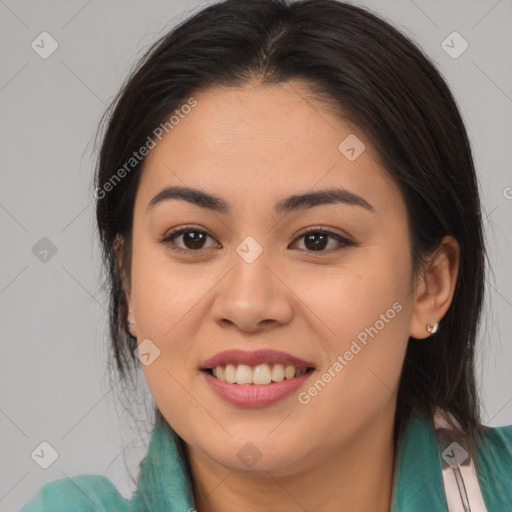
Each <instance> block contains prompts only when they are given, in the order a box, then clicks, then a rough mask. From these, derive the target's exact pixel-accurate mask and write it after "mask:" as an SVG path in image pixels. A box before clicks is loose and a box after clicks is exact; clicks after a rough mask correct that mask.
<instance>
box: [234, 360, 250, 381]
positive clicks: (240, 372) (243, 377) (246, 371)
mask: <svg viewBox="0 0 512 512" xmlns="http://www.w3.org/2000/svg"><path fill="white" fill-rule="evenodd" d="M251 382H252V368H251V367H250V366H248V365H246V364H239V365H238V368H237V369H236V383H237V384H250V383H251Z"/></svg>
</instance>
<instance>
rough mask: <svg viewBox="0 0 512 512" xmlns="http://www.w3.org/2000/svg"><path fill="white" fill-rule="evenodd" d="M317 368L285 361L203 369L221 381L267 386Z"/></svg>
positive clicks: (225, 365)
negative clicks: (284, 362)
mask: <svg viewBox="0 0 512 512" xmlns="http://www.w3.org/2000/svg"><path fill="white" fill-rule="evenodd" d="M314 370H315V368H314V367H313V366H295V365H292V364H283V363H272V362H269V363H261V364H258V365H254V366H252V365H249V364H236V363H229V364H224V365H217V366H214V367H212V368H203V369H202V371H203V372H206V373H208V374H209V375H210V376H212V377H214V378H216V379H218V380H219V381H221V382H227V383H229V384H239V385H242V386H251V385H252V386H265V385H268V384H272V383H274V382H282V381H285V380H292V379H295V378H298V377H301V376H303V375H305V374H307V373H312V372H313V371H314Z"/></svg>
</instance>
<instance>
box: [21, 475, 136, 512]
mask: <svg viewBox="0 0 512 512" xmlns="http://www.w3.org/2000/svg"><path fill="white" fill-rule="evenodd" d="M70 510H73V511H75V512H100V511H101V512H107V511H108V512H118V511H119V512H132V511H135V510H136V508H135V502H134V501H129V500H126V499H124V498H123V496H121V494H119V491H118V490H117V489H116V487H115V486H114V485H113V484H112V482H111V481H110V480H109V479H108V478H107V477H105V476H103V475H80V476H75V477H73V478H63V479H60V480H55V481H53V482H49V483H47V484H45V485H43V486H42V487H41V489H40V490H39V492H38V493H37V494H36V495H35V497H34V498H33V499H32V500H31V501H30V502H28V503H27V504H26V505H25V506H24V507H23V508H22V509H21V510H20V512H50V511H51V512H69V511H70Z"/></svg>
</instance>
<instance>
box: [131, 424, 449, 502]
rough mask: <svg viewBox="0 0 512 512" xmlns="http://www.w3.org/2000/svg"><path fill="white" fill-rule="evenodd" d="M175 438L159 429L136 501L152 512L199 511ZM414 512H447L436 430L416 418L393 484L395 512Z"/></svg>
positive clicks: (403, 443) (165, 429)
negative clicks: (432, 511)
mask: <svg viewBox="0 0 512 512" xmlns="http://www.w3.org/2000/svg"><path fill="white" fill-rule="evenodd" d="M175 435H176V434H174V432H173V430H172V429H171V428H170V427H169V425H168V424H167V422H165V421H159V422H157V423H156V425H155V428H154V430H153V433H152V436H151V440H150V443H149V449H148V454H147V456H146V457H145V458H144V460H143V461H142V462H141V472H140V475H139V480H138V487H137V490H136V493H135V495H134V499H135V501H139V500H140V501H142V503H144V505H145V507H144V508H145V509H147V510H166V511H169V512H187V511H192V510H194V500H193V494H192V486H191V482H190V478H189V475H188V472H187V467H186V463H185V461H184V460H183V459H182V458H181V457H180V454H179V451H178V445H177V442H176V439H175V437H174V436H175ZM409 510H436V511H438V512H443V511H447V510H448V507H447V503H446V497H445V494H444V485H443V477H442V465H441V460H440V455H439V452H438V448H437V441H436V438H435V433H434V428H433V425H432V423H431V422H429V421H427V420H426V419H424V418H423V417H420V416H418V415H413V416H412V417H411V420H410V422H409V424H408V426H407V428H406V431H405V434H404V437H403V438H402V440H401V442H400V444H399V446H398V450H397V453H396V464H395V474H394V483H393V495H392V507H391V512H405V511H409Z"/></svg>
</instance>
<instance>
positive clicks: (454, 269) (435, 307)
mask: <svg viewBox="0 0 512 512" xmlns="http://www.w3.org/2000/svg"><path fill="white" fill-rule="evenodd" d="M459 262H460V247H459V244H458V242H457V240H455V238H453V237H452V236H449V235H447V236H445V237H444V238H443V239H442V241H441V243H440V245H439V247H438V249H437V250H436V251H435V252H434V254H433V255H432V256H431V257H430V258H429V260H428V261H427V263H425V265H424V267H423V270H422V272H421V275H420V276H418V280H417V281H418V282H417V285H416V289H415V291H414V301H413V306H412V313H411V325H410V332H409V336H411V337H412V338H416V339H424V338H428V337H429V336H430V335H431V333H429V332H428V331H427V329H426V326H427V324H430V325H432V326H434V325H435V324H436V322H440V321H441V319H442V318H443V317H444V315H445V314H446V312H447V311H448V308H449V307H450V304H451V302H452V299H453V294H454V292H455V285H456V284H457V275H458V272H459Z"/></svg>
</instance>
